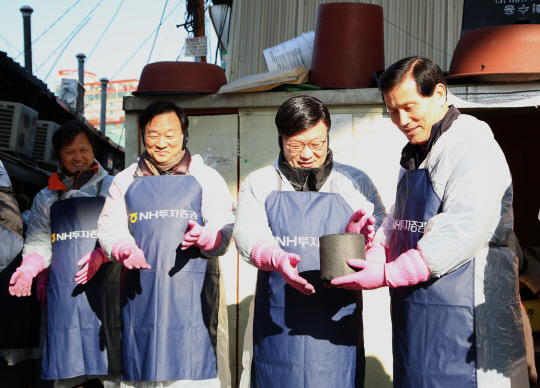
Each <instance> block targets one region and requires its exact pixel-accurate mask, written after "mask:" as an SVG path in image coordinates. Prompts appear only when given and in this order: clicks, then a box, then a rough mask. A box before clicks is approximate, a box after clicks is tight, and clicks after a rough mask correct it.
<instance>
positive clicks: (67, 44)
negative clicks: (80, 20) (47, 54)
mask: <svg viewBox="0 0 540 388" xmlns="http://www.w3.org/2000/svg"><path fill="white" fill-rule="evenodd" d="M90 19H92V18H87V19H86V20H85V22H84V24H83V25H82V26H81V27H80V28H79V29H78V30H77V31H76V32H75V33H74V34H73V35H72V36H71V38H70V39H69V41H68V42H67V43H66V45H65V46H64V48H63V49H62V51H61V52H60V54H58V58H56V61H54V63H53V65H52V66H51V70H49V72H48V73H47V76H46V77H45V79H44V80H43V82H45V81H47V78H49V74H51V71H52V70H53V69H54V67H55V66H56V64H57V63H58V60H59V59H60V57H61V56H62V54H63V53H64V51H65V50H66V48H67V47H68V46H69V44H70V43H71V41H72V40H73V38H75V36H77V34H78V33H79V32H80V31H81V30H82V29H83V27H84V26H86V23H88V22H89V21H90Z"/></svg>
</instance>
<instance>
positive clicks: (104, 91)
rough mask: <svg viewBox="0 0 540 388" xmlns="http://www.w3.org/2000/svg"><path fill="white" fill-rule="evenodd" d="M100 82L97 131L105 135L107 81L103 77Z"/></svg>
mask: <svg viewBox="0 0 540 388" xmlns="http://www.w3.org/2000/svg"><path fill="white" fill-rule="evenodd" d="M100 81H101V118H100V121H99V131H100V132H101V133H102V134H104V135H105V134H106V133H105V129H106V128H105V127H106V125H107V84H108V83H109V80H108V79H107V78H105V77H103V78H102V79H100Z"/></svg>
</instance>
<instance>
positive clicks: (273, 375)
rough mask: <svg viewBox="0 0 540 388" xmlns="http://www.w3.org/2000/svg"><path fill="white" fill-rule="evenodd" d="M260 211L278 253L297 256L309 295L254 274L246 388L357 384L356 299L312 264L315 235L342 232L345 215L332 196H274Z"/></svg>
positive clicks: (361, 363) (360, 360) (360, 376)
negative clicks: (331, 285)
mask: <svg viewBox="0 0 540 388" xmlns="http://www.w3.org/2000/svg"><path fill="white" fill-rule="evenodd" d="M266 212H267V215H268V220H269V222H270V227H271V228H272V234H273V235H274V237H276V239H277V241H278V243H279V245H280V246H281V248H283V249H284V250H285V251H287V252H291V253H296V254H298V255H300V257H301V258H302V261H301V262H300V263H299V264H298V272H299V274H300V276H302V277H303V278H304V279H306V280H307V281H308V282H309V283H310V284H312V285H313V286H314V287H315V290H316V293H315V294H312V295H309V296H308V295H304V294H302V293H301V292H299V291H298V290H296V289H294V288H293V287H291V286H290V285H288V284H287V283H286V282H285V280H284V279H283V277H282V276H281V274H280V273H279V272H277V271H268V272H267V271H262V270H259V271H258V275H257V291H256V294H255V312H254V320H253V363H252V385H253V386H254V387H257V388H264V387H284V388H285V387H294V388H302V387H306V388H312V387H340V388H352V387H355V388H358V387H363V386H364V368H365V357H364V346H363V336H362V330H363V329H362V317H361V314H362V304H361V303H362V299H361V295H362V294H361V293H360V292H354V291H348V290H344V289H337V288H325V287H324V286H323V282H322V280H321V273H320V261H319V237H320V236H322V235H325V234H330V233H343V232H344V231H345V226H346V225H347V222H348V221H349V219H350V216H351V215H352V213H353V210H352V209H351V208H350V207H349V205H348V204H347V203H346V202H345V200H344V199H343V197H342V196H341V195H339V194H333V193H318V192H294V191H282V192H277V191H274V192H272V193H271V194H270V195H269V196H268V197H267V199H266ZM357 304H358V305H357Z"/></svg>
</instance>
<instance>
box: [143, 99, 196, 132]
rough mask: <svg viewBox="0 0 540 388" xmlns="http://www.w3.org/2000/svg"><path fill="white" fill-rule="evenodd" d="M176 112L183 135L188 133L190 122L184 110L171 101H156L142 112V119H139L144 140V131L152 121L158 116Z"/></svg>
mask: <svg viewBox="0 0 540 388" xmlns="http://www.w3.org/2000/svg"><path fill="white" fill-rule="evenodd" d="M170 112H174V113H176V116H178V120H180V125H181V127H182V133H186V131H187V129H188V127H189V120H188V117H187V116H186V114H185V112H184V110H183V109H182V108H180V107H179V106H178V105H176V104H175V103H174V102H170V101H155V102H153V103H151V104H150V105H148V106H147V107H146V109H145V110H144V111H143V112H142V114H141V118H140V119H139V128H140V129H141V135H142V138H143V140H144V129H145V128H146V126H147V125H148V123H149V122H150V121H152V119H153V118H154V117H156V116H159V115H162V114H165V113H170Z"/></svg>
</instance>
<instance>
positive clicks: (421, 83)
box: [379, 56, 448, 100]
mask: <svg viewBox="0 0 540 388" xmlns="http://www.w3.org/2000/svg"><path fill="white" fill-rule="evenodd" d="M408 75H410V76H411V77H412V78H413V79H414V81H415V82H416V90H417V91H418V94H419V95H421V96H422V97H431V96H433V93H435V87H436V86H437V85H438V84H443V85H444V88H445V89H446V90H447V89H448V87H447V85H446V80H445V79H444V73H443V71H442V70H441V68H440V67H439V66H438V65H437V64H436V63H435V62H433V61H432V60H430V59H427V58H423V57H420V56H415V57H408V58H403V59H401V60H399V61H397V62H396V63H394V64H393V65H391V66H390V67H388V69H386V70H385V71H384V73H383V74H382V75H381V78H380V80H379V89H380V91H381V94H383V93H385V92H389V91H390V90H392V89H393V88H395V87H396V86H398V85H400V84H401V83H402V82H403V81H404V79H405V78H406V77H407V76H408ZM383 100H384V94H383Z"/></svg>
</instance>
